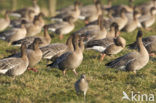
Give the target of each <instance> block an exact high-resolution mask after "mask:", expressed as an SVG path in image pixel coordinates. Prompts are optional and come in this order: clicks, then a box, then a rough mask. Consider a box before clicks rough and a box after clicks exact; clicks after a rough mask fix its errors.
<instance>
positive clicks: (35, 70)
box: [28, 68, 38, 72]
mask: <svg viewBox="0 0 156 103" xmlns="http://www.w3.org/2000/svg"><path fill="white" fill-rule="evenodd" d="M28 70H31V71H33V72H38V70H37V69H36V68H28Z"/></svg>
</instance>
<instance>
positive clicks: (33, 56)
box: [11, 38, 42, 72]
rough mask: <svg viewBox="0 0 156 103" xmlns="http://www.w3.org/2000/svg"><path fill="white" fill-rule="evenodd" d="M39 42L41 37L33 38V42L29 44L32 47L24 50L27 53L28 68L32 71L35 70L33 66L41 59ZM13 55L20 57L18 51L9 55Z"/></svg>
mask: <svg viewBox="0 0 156 103" xmlns="http://www.w3.org/2000/svg"><path fill="white" fill-rule="evenodd" d="M40 43H41V39H40V38H35V40H34V41H33V43H32V44H31V47H32V48H29V49H27V50H26V53H27V57H28V60H29V65H28V69H29V70H33V71H35V72H36V71H37V69H34V68H33V67H34V66H35V65H36V64H37V63H38V62H40V60H41V59H42V51H41V50H40V48H39V44H40ZM11 56H13V57H20V56H21V55H20V53H17V54H14V55H11Z"/></svg>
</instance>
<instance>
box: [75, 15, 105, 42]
mask: <svg viewBox="0 0 156 103" xmlns="http://www.w3.org/2000/svg"><path fill="white" fill-rule="evenodd" d="M75 33H76V34H78V35H81V37H84V40H85V42H88V41H90V40H98V39H103V38H105V37H106V35H107V30H106V29H105V27H104V26H103V16H102V15H100V16H99V18H98V25H89V26H86V27H84V28H82V29H80V30H78V31H76V32H75Z"/></svg>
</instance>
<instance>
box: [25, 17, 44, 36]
mask: <svg viewBox="0 0 156 103" xmlns="http://www.w3.org/2000/svg"><path fill="white" fill-rule="evenodd" d="M25 26H26V30H27V36H35V35H37V34H38V33H40V32H41V30H42V26H43V25H41V23H40V20H39V18H38V17H36V18H35V19H34V20H33V22H32V23H28V24H25Z"/></svg>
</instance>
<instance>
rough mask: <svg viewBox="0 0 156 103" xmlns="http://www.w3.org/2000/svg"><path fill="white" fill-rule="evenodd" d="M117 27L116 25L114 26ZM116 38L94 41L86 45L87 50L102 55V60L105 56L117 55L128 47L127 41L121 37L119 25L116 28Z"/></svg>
mask: <svg viewBox="0 0 156 103" xmlns="http://www.w3.org/2000/svg"><path fill="white" fill-rule="evenodd" d="M114 25H115V24H114ZM115 29H116V30H115V37H108V38H104V39H100V40H92V41H89V42H87V43H86V45H85V47H86V48H87V49H91V50H95V51H98V52H100V53H101V58H100V60H101V61H102V60H103V59H104V56H105V55H112V54H117V53H119V52H120V51H121V50H123V48H124V47H125V46H126V40H125V39H124V38H122V37H120V36H118V34H119V30H118V25H117V24H116V27H115Z"/></svg>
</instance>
